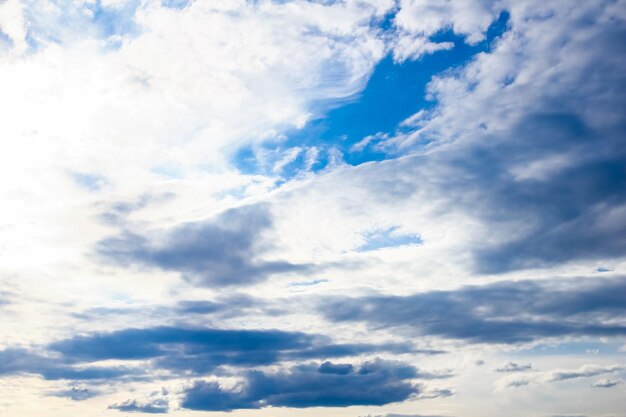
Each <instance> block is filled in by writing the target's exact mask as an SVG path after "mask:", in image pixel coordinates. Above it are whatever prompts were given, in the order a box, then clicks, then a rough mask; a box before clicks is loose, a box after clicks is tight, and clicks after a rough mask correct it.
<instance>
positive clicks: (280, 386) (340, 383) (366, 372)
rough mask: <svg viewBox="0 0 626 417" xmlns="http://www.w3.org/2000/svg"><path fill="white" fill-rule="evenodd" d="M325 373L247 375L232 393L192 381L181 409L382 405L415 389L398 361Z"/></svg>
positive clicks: (413, 374) (409, 371) (310, 369)
mask: <svg viewBox="0 0 626 417" xmlns="http://www.w3.org/2000/svg"><path fill="white" fill-rule="evenodd" d="M327 367H328V366H326V368H327ZM326 368H322V367H320V366H319V365H302V366H296V367H293V368H291V369H289V370H288V371H286V372H276V373H264V372H260V371H254V372H249V373H247V374H246V376H245V379H244V381H243V382H241V383H240V384H239V385H237V386H236V387H235V389H233V390H226V389H224V388H222V387H221V386H220V384H219V383H217V382H207V381H197V382H195V383H194V385H193V386H191V387H189V388H188V389H187V390H186V391H185V394H184V398H183V400H182V403H181V406H182V407H183V408H188V409H192V410H205V411H230V410H235V409H250V408H264V407H268V406H271V407H293V408H304V407H321V406H326V407H347V406H352V405H384V404H388V403H393V402H400V401H404V400H406V399H408V398H410V397H411V396H413V395H415V394H418V393H419V387H418V386H416V385H414V384H412V383H411V380H412V379H414V378H417V377H418V372H417V370H416V369H415V368H414V367H412V366H409V365H406V364H402V363H400V362H388V361H382V360H376V361H373V362H365V363H363V364H361V365H360V366H359V367H358V368H355V369H354V371H353V372H345V373H344V372H342V373H336V372H330V373H329V372H324V371H322V369H326Z"/></svg>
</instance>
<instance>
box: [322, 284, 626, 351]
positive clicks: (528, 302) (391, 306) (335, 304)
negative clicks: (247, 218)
mask: <svg viewBox="0 0 626 417" xmlns="http://www.w3.org/2000/svg"><path fill="white" fill-rule="evenodd" d="M320 312H321V313H322V314H324V315H325V316H326V317H327V318H328V319H330V320H332V321H338V322H340V321H362V322H366V323H368V324H369V325H371V326H378V327H379V326H384V327H388V328H391V327H398V326H401V327H404V328H406V329H409V330H410V331H412V332H415V333H417V334H423V335H434V336H440V337H443V338H450V339H462V340H465V341H468V342H471V343H517V342H528V341H533V340H536V339H541V338H549V337H559V336H623V335H626V324H623V323H624V319H626V278H624V277H616V278H610V279H599V278H598V279H569V280H557V281H518V282H503V283H496V284H489V285H484V286H468V287H463V288H460V289H458V290H453V291H431V292H424V293H418V294H414V295H410V296H404V297H401V296H383V295H381V296H366V297H361V298H348V297H335V298H332V299H327V300H323V301H321V302H320Z"/></svg>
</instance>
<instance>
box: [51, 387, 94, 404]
mask: <svg viewBox="0 0 626 417" xmlns="http://www.w3.org/2000/svg"><path fill="white" fill-rule="evenodd" d="M50 395H52V396H54V397H66V398H70V399H72V400H74V401H85V400H88V399H90V398H93V397H96V396H98V395H100V392H99V391H94V390H93V389H89V388H85V387H71V388H69V389H67V390H61V391H55V392H53V393H51V394H50Z"/></svg>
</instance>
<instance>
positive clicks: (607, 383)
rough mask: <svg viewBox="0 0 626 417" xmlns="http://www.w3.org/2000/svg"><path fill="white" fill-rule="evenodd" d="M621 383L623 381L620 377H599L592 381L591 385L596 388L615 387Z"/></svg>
mask: <svg viewBox="0 0 626 417" xmlns="http://www.w3.org/2000/svg"><path fill="white" fill-rule="evenodd" d="M621 383H622V381H621V380H619V379H599V380H597V381H595V382H594V383H592V384H591V386H592V387H594V388H613V387H615V386H617V385H619V384H621Z"/></svg>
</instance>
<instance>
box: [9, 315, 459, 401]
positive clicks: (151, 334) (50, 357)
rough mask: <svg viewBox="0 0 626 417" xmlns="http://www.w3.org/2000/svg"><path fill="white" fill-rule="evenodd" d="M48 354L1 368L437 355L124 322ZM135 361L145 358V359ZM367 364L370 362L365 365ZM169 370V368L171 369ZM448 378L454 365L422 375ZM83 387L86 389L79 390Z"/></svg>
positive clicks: (338, 368) (68, 375) (341, 368)
mask: <svg viewBox="0 0 626 417" xmlns="http://www.w3.org/2000/svg"><path fill="white" fill-rule="evenodd" d="M45 350H47V352H48V353H47V354H45V355H44V354H42V353H38V352H37V351H35V350H28V349H5V350H1V351H0V359H1V361H0V376H1V375H16V374H39V375H41V376H42V377H43V378H44V379H47V380H124V379H139V378H143V379H149V378H150V377H151V376H150V374H151V372H152V371H168V372H169V374H170V375H171V376H175V375H181V374H186V375H207V374H215V373H220V372H221V371H220V369H219V368H221V367H225V366H228V367H234V368H254V367H259V366H266V365H274V364H280V363H282V362H285V361H303V360H310V359H326V358H338V357H348V356H359V355H365V354H380V353H385V352H389V353H394V354H402V353H412V354H425V355H433V354H439V353H442V351H436V350H432V351H431V350H420V349H415V348H414V347H413V346H412V345H411V344H408V343H381V344H374V343H371V344H369V343H353V344H346V343H344V344H336V343H333V342H332V341H331V340H330V338H328V337H325V336H321V335H314V334H305V333H301V332H286V331H279V330H228V329H207V328H183V327H153V328H145V329H124V330H118V331H114V332H108V333H92V334H89V335H84V336H75V337H72V338H69V339H64V340H59V341H56V342H53V343H50V344H48V345H47V346H45ZM108 360H115V361H130V363H132V366H130V365H129V366H121V365H118V366H112V367H111V366H108V367H107V366H95V365H91V364H92V363H94V362H100V361H108ZM135 361H144V364H143V365H141V366H138V365H137V363H136V362H135ZM364 366H365V365H364ZM320 372H321V373H328V374H341V373H342V372H343V373H345V374H349V373H351V372H350V368H349V366H348V365H341V364H333V363H331V362H328V361H327V362H325V363H324V364H322V366H321V369H320ZM164 375H165V374H164ZM418 376H419V377H420V378H424V379H435V378H448V377H450V376H451V375H450V373H448V372H444V373H427V372H422V373H419V375H418ZM76 394H77V395H79V394H80V393H78V392H77V393H76Z"/></svg>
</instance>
